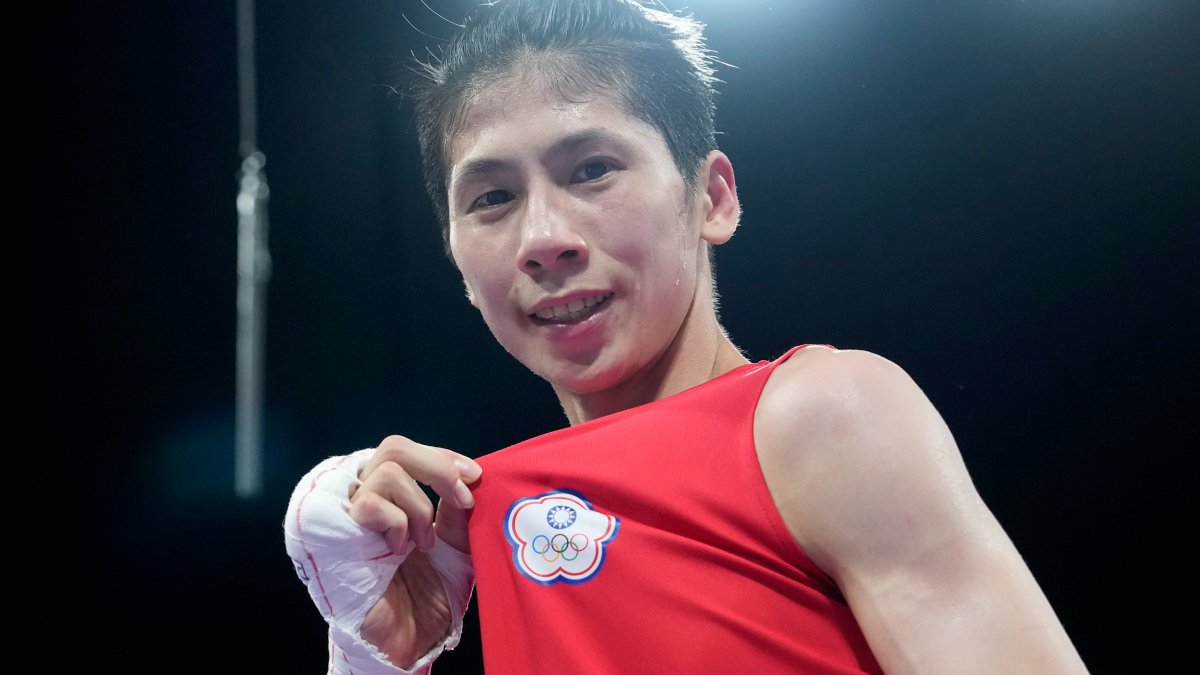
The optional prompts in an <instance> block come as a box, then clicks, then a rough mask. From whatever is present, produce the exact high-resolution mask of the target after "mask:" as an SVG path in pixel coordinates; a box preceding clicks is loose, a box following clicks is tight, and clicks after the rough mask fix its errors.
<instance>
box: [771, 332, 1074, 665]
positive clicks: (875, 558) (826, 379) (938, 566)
mask: <svg viewBox="0 0 1200 675" xmlns="http://www.w3.org/2000/svg"><path fill="white" fill-rule="evenodd" d="M755 439H756V443H757V445H758V452H759V459H760V462H761V463H762V466H763V473H764V476H765V477H766V480H767V484H768V486H769V488H770V490H771V493H772V496H773V497H774V499H775V502H776V504H777V505H778V507H779V510H780V513H781V514H782V515H783V518H784V520H785V522H786V523H787V525H788V527H789V529H790V530H791V531H792V534H793V535H794V536H795V537H796V540H797V541H798V542H799V544H800V545H801V547H802V548H803V549H804V550H805V552H806V553H807V554H808V556H809V557H810V558H811V559H812V560H813V562H814V563H816V564H817V565H818V566H819V567H821V568H822V569H823V570H824V571H825V572H826V573H828V574H829V575H830V576H831V577H832V578H833V579H834V581H835V582H836V583H837V584H838V586H839V588H841V590H842V592H843V594H844V595H845V597H846V600H847V602H848V603H849V604H850V607H851V609H852V610H853V612H854V614H855V617H856V618H857V620H858V622H859V624H860V625H861V627H862V629H863V632H864V633H865V634H866V636H867V639H868V641H869V643H870V644H871V648H872V650H873V651H874V652H875V654H876V657H877V658H878V659H879V661H880V663H881V664H882V665H883V666H884V668H885V669H886V670H887V671H888V672H922V673H929V672H947V673H951V672H953V673H962V672H988V670H989V669H994V670H995V671H996V672H1005V673H1014V672H1031V673H1032V672H1037V673H1047V672H1083V671H1084V668H1083V665H1082V663H1081V662H1080V661H1079V658H1078V656H1077V655H1076V653H1075V650H1074V648H1073V647H1072V646H1071V643H1070V641H1069V639H1068V638H1067V636H1066V634H1065V631H1063V629H1062V627H1061V625H1060V624H1059V623H1058V620H1057V618H1056V617H1055V615H1054V612H1053V610H1052V609H1051V607H1050V605H1049V603H1048V601H1047V600H1046V598H1045V596H1044V595H1043V594H1042V592H1041V589H1040V588H1039V587H1038V585H1037V583H1036V581H1035V580H1034V578H1033V576H1032V574H1031V573H1030V571H1029V569H1028V568H1027V566H1026V565H1025V563H1024V561H1023V560H1022V559H1021V557H1020V555H1019V554H1018V552H1017V551H1016V549H1015V548H1014V546H1013V544H1012V542H1011V541H1010V540H1009V538H1008V536H1007V535H1006V534H1005V532H1004V530H1003V529H1002V528H1001V526H1000V524H999V523H998V522H997V521H996V519H995V517H994V516H993V515H992V513H991V512H990V511H989V510H988V508H987V507H986V505H985V504H984V503H983V501H982V499H981V498H980V497H979V494H978V493H977V491H976V490H975V487H974V484H973V483H972V481H971V478H970V476H969V474H968V472H967V469H966V467H965V465H964V464H963V461H962V457H961V455H960V454H959V451H958V447H957V445H956V443H955V441H954V438H953V436H952V434H951V433H950V430H949V429H948V428H947V427H946V424H945V423H944V421H943V420H942V418H941V416H940V415H939V414H938V412H937V411H936V410H935V409H934V407H933V405H932V404H931V403H930V402H929V401H928V399H927V398H926V397H925V396H924V394H923V393H922V392H921V390H920V389H919V388H918V387H917V385H916V384H915V383H914V382H913V381H912V379H911V378H910V377H909V376H908V375H907V374H906V373H905V372H904V371H903V370H901V369H900V368H899V367H898V366H896V365H895V364H893V363H891V362H889V361H887V360H885V359H883V358H881V357H879V356H876V355H873V354H870V353H867V352H856V351H842V352H833V351H829V350H803V351H802V352H801V353H798V354H796V355H795V356H793V357H792V359H791V360H790V361H789V362H787V363H784V364H782V365H781V366H780V367H779V368H777V370H776V371H775V373H773V374H772V377H771V379H770V380H769V381H768V384H767V386H766V388H765V389H764V391H763V396H762V399H761V401H760V403H759V408H758V411H757V413H756V416H755Z"/></svg>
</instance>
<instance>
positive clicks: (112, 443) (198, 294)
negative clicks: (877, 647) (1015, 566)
mask: <svg viewBox="0 0 1200 675" xmlns="http://www.w3.org/2000/svg"><path fill="white" fill-rule="evenodd" d="M427 2H428V5H425V4H423V3H421V2H419V1H413V2H406V1H403V0H347V1H344V2H319V1H317V0H291V1H289V2H277V1H266V2H264V1H260V2H258V3H256V5H255V41H256V48H255V57H256V66H255V73H256V77H257V87H256V90H255V101H256V105H257V146H258V147H259V148H260V149H261V150H262V152H263V153H264V154H265V157H266V162H267V163H266V166H265V169H264V175H265V177H266V179H267V181H268V183H269V186H270V197H269V207H268V213H269V216H268V221H269V236H268V248H269V251H270V255H271V260H272V268H271V276H270V278H269V282H268V283H267V285H266V314H265V317H266V324H265V326H266V327H265V350H264V356H265V371H264V378H263V382H264V387H265V388H264V398H263V412H264V416H263V427H262V439H263V446H262V447H263V451H262V452H263V454H262V468H263V473H262V481H261V485H260V488H259V490H258V491H257V493H256V494H254V495H253V496H250V497H239V496H238V495H236V494H235V491H234V473H235V458H234V448H235V433H234V428H235V412H234V411H235V379H236V373H235V360H236V359H235V334H236V329H237V313H236V309H235V299H236V293H237V267H236V257H237V211H236V209H235V199H236V196H237V192H238V183H237V174H238V171H239V168H240V164H241V153H240V151H239V142H240V129H239V98H238V47H237V25H238V22H237V7H236V4H235V0H227V1H224V2H192V3H167V2H158V3H151V2H144V1H135V2H131V3H121V4H120V5H119V6H113V5H106V4H100V3H69V4H68V5H65V6H56V7H55V8H53V9H43V10H41V11H43V12H45V13H46V14H47V15H46V17H45V18H44V20H39V21H37V22H35V23H36V27H37V28H42V27H46V28H48V33H47V36H46V38H45V39H34V40H32V43H33V44H34V45H35V46H34V47H33V48H32V50H33V51H32V58H33V60H34V67H33V72H34V74H35V83H33V84H31V86H30V88H29V89H28V91H29V92H32V98H33V99H34V101H35V103H36V105H35V106H34V107H33V111H34V119H33V121H32V124H31V125H30V126H29V127H28V129H30V130H31V131H30V132H28V133H27V132H25V131H24V130H23V129H24V128H18V129H17V130H16V132H15V134H16V135H17V136H18V138H17V139H16V140H17V147H18V149H19V151H20V148H23V147H29V148H31V149H32V154H25V153H24V151H21V152H22V154H23V157H21V158H18V165H19V168H20V170H21V171H23V172H27V173H25V174H24V175H26V176H31V177H32V181H31V182H30V184H29V186H28V190H29V191H31V192H32V197H33V199H30V200H28V201H27V203H28V204H32V205H33V209H32V212H31V213H29V215H27V216H21V218H22V219H23V218H25V217H31V218H33V219H34V223H35V225H42V226H44V227H42V228H38V229H37V230H36V231H37V234H38V235H41V236H44V237H45V238H46V239H47V242H46V243H45V244H42V245H41V246H38V247H34V248H31V249H28V250H30V251H33V252H42V251H45V252H47V253H49V254H50V257H49V259H47V260H38V259H36V258H34V259H26V256H25V255H21V258H22V260H20V261H19V262H18V268H19V269H21V268H23V267H28V268H30V269H31V270H33V272H32V274H30V275H28V276H27V277H26V278H27V280H28V283H29V284H30V286H26V287H27V288H28V287H32V288H33V289H34V290H35V292H34V294H33V295H32V297H34V298H35V301H34V302H32V303H31V307H33V308H35V312H34V317H35V318H36V320H37V321H38V323H37V324H36V325H38V326H41V327H43V332H35V333H34V337H33V339H34V340H35V341H36V342H37V343H38V344H37V351H36V352H35V353H38V354H41V357H40V358H35V363H34V364H20V363H18V364H15V368H16V369H18V370H21V371H22V372H26V371H27V370H33V372H34V373H36V375H37V382H36V383H35V384H34V385H33V386H32V387H31V389H30V391H32V392H34V393H35V398H36V400H37V401H38V406H37V407H38V409H39V410H40V411H44V412H45V414H46V417H45V418H44V419H42V420H40V422H39V424H38V426H37V427H36V428H37V429H39V430H42V429H44V430H45V431H48V432H49V433H46V434H43V435H41V438H40V440H41V442H42V443H43V444H45V445H49V446H50V447H48V448H45V449H43V450H40V451H39V454H38V455H37V456H36V457H37V460H36V461H38V463H39V464H40V465H41V469H42V471H43V472H48V473H47V474H45V475H52V476H55V477H59V479H58V480H55V481H53V482H52V486H53V488H52V490H51V491H50V492H47V490H46V489H45V488H44V487H42V485H41V483H36V484H37V485H38V494H39V495H40V496H41V497H42V498H43V501H39V502H34V503H35V504H38V505H41V506H43V507H45V506H46V505H48V504H52V505H54V508H56V509H57V510H53V509H52V510H51V511H50V513H52V514H54V520H53V522H54V524H55V527H54V528H52V529H51V531H50V535H51V536H50V543H51V545H53V546H55V548H58V547H59V546H62V544H63V543H64V542H61V541H57V538H58V536H59V535H57V534H55V533H56V532H58V531H59V530H60V529H66V530H67V531H68V532H69V534H68V535H67V542H65V543H66V544H67V546H66V548H67V549H68V551H69V553H67V554H66V555H61V556H53V555H52V556H48V557H49V558H50V559H51V560H52V561H53V562H51V563H50V565H49V567H48V568H47V569H48V570H49V571H50V572H51V576H52V581H51V582H49V588H50V590H51V593H50V594H49V595H47V594H45V593H43V592H41V591H39V590H38V588H37V587H35V588H34V589H32V590H33V591H35V595H34V600H33V602H34V604H35V607H41V608H44V609H48V610H50V611H52V612H53V614H54V616H56V617H57V620H58V621H63V619H64V618H65V619H66V623H65V625H63V624H61V623H54V624H52V627H53V630H54V634H55V636H56V637H57V638H59V639H65V640H66V643H67V645H69V649H68V650H67V651H66V652H64V653H67V654H71V655H72V658H71V660H70V661H71V662H75V661H76V659H78V660H79V662H80V663H86V664H87V666H88V667H99V666H102V665H111V666H114V667H115V666H116V665H118V664H119V665H120V666H121V670H122V671H123V672H147V673H150V672H154V673H161V672H169V673H185V672H186V673H191V672H196V673H211V672H222V673H320V672H324V670H323V669H324V667H325V661H326V646H325V638H324V634H325V625H324V623H323V621H322V620H321V619H320V616H319V614H318V613H317V612H316V609H315V608H314V607H313V606H312V605H311V602H310V600H309V599H308V596H307V594H306V592H305V589H304V587H303V586H302V584H301V583H300V582H299V581H298V580H297V579H296V577H295V575H294V572H293V571H292V566H291V564H290V562H289V561H288V558H287V557H286V555H285V552H284V547H283V537H282V528H281V522H282V517H283V515H284V512H285V509H286V505H287V499H288V496H289V494H290V492H291V489H292V487H293V486H294V485H295V483H296V482H297V480H298V479H299V478H300V477H301V476H302V475H303V474H304V473H305V472H306V471H307V469H308V468H309V467H311V466H312V465H314V464H315V463H317V462H318V461H320V460H321V459H322V458H324V457H326V456H328V455H331V454H343V453H345V452H348V451H352V450H355V449H358V448H361V447H367V446H373V445H375V444H376V443H378V442H379V441H380V440H381V439H382V438H383V437H384V436H386V435H388V434H391V433H402V434H405V435H408V436H410V437H412V438H415V439H418V440H421V441H423V442H425V443H429V444H434V445H441V446H444V447H449V448H453V449H456V450H458V451H461V452H464V453H467V454H471V455H480V454H483V453H487V452H490V451H492V450H495V449H497V448H500V447H503V446H505V445H508V444H510V443H513V442H516V441H519V440H521V439H524V438H527V437H529V436H532V435H534V434H537V433H540V432H543V431H547V430H550V429H554V428H557V427H560V426H562V425H563V424H564V419H563V417H562V413H561V411H560V410H559V408H558V405H557V402H556V400H555V399H554V397H553V395H552V394H551V391H550V389H549V387H548V386H547V385H545V384H544V383H542V382H541V381H539V380H537V379H536V378H535V377H534V376H532V375H531V374H529V373H527V372H526V371H524V370H523V368H522V367H521V366H520V365H519V364H518V363H517V362H516V361H514V360H513V359H511V358H510V357H509V356H508V355H507V354H506V353H505V352H503V350H501V348H499V347H498V346H497V345H496V344H495V343H494V342H493V341H492V339H491V337H490V335H489V334H488V332H487V330H486V327H485V326H484V325H483V323H482V321H481V320H480V319H479V317H478V316H477V314H476V313H475V312H474V310H473V309H472V308H471V307H470V306H469V305H468V304H467V302H466V301H465V299H464V298H463V293H462V286H461V281H460V280H459V278H458V277H457V276H456V274H455V270H454V269H453V267H452V266H451V265H450V263H449V262H448V260H447V259H446V258H445V257H444V256H443V254H442V251H441V241H440V236H439V233H438V229H437V225H436V223H435V222H434V220H433V216H432V211H431V210H430V208H429V206H428V203H427V201H426V197H425V195H424V193H423V190H422V188H421V182H420V176H419V168H418V161H417V151H416V142H415V139H414V136H413V134H412V127H411V120H410V117H409V110H408V108H407V107H406V104H405V103H404V101H402V100H401V99H400V98H399V97H397V96H395V95H392V94H391V92H390V90H389V86H388V85H389V84H391V83H392V82H394V81H395V73H396V72H397V70H396V69H397V67H403V65H404V64H406V63H409V62H410V59H411V58H412V56H411V55H412V54H414V53H415V54H417V55H424V54H426V48H427V47H429V48H433V49H435V50H436V48H437V44H439V41H440V40H441V39H444V38H445V37H446V36H447V35H448V34H449V32H450V30H451V28H452V27H451V26H450V25H449V24H448V23H447V22H446V21H445V20H443V19H441V18H439V17H438V15H439V14H440V15H442V16H444V17H447V18H449V19H451V20H454V21H461V19H462V17H463V16H464V15H465V14H466V13H467V12H468V11H469V10H470V9H472V8H473V7H474V6H475V5H476V4H477V3H478V0H473V1H472V2H464V1H458V0H455V1H450V0H427ZM664 2H665V4H666V5H667V6H668V7H670V8H672V9H679V8H681V7H683V5H682V3H681V2H672V1H671V0H664ZM687 7H689V8H690V9H691V10H693V11H694V12H695V14H696V15H697V16H699V17H700V18H701V19H702V20H704V21H705V22H706V23H707V24H708V25H709V28H708V39H709V44H710V46H711V47H713V48H714V49H716V50H717V51H718V52H719V55H720V58H721V59H722V60H723V61H725V62H726V63H727V64H729V65H728V66H726V67H722V68H721V70H720V73H719V75H720V77H721V78H722V79H723V80H724V84H723V85H722V86H721V90H722V94H721V95H720V98H719V100H718V128H719V129H720V130H721V131H722V132H723V134H722V136H720V145H721V147H722V149H723V150H725V151H726V152H727V153H728V154H729V155H730V156H731V157H732V159H733V162H734V167H735V169H736V171H737V178H738V186H739V191H740V194H741V197H742V200H743V203H744V208H745V215H744V219H743V222H742V227H741V229H740V230H739V231H738V233H737V235H736V236H735V237H734V238H733V240H732V241H731V242H729V244H727V245H725V246H723V247H721V248H720V249H719V250H718V253H717V274H718V280H719V288H720V294H721V297H722V316H723V318H724V321H725V324H726V326H727V328H728V329H729V331H730V333H731V335H732V337H733V339H734V341H735V343H737V344H738V345H739V346H740V347H742V348H743V349H744V350H745V351H746V352H747V353H748V354H749V355H750V357H751V358H753V359H756V360H757V359H770V358H774V357H775V356H777V355H779V354H780V353H781V352H783V351H784V350H786V349H787V348H788V347H789V346H791V345H794V344H799V343H805V342H823V343H832V344H835V345H838V346H841V347H846V348H859V349H868V350H871V351H875V352H878V353H880V354H883V355H885V356H887V357H888V358H890V359H892V360H893V361H895V362H897V363H899V364H900V365H901V366H903V367H904V368H906V369H907V370H908V371H909V372H910V373H911V374H912V375H913V377H914V378H915V379H916V380H917V382H918V383H919V384H920V385H921V386H922V387H923V389H924V390H925V392H926V393H927V394H928V396H929V397H930V398H931V399H932V401H933V402H934V403H935V404H936V405H937V406H938V407H939V409H940V410H941V411H942V413H943V415H944V416H945V418H946V420H947V422H948V423H949V425H950V427H951V429H952V430H953V431H954V433H955V436H956V438H957V440H958V443H959V445H960V447H961V449H962V452H963V455H964V456H965V458H966V461H967V465H968V467H969V468H970V469H971V471H972V474H973V476H974V478H975V480H976V483H977V485H978V487H979V489H980V491H981V493H982V494H983V496H984V498H985V500H986V501H987V502H988V503H989V504H990V506H991V507H992V509H993V510H994V511H995V512H996V514H997V516H998V517H999V519H1000V520H1001V522H1002V523H1003V524H1004V525H1005V527H1006V529H1007V530H1008V531H1009V533H1010V535H1011V536H1012V538H1013V539H1014V540H1015V542H1016V543H1017V545H1018V547H1019V548H1020V550H1021V551H1022V553H1023V554H1024V555H1025V557H1026V559H1027V561H1028V563H1029V564H1030V566H1031V567H1032V569H1033V571H1034V573H1035V575H1036V576H1037V577H1038V578H1039V580H1040V581H1041V583H1042V585H1043V587H1044V589H1045V591H1046V593H1047V595H1048V596H1049V598H1050V600H1051V602H1052V603H1053V605H1054V606H1055V608H1056V609H1057V611H1058V613H1059V615H1060V617H1061V619H1062V620H1063V622H1064V624H1065V625H1066V627H1067V630H1068V632H1069V633H1070V634H1071V635H1072V637H1073V639H1074V640H1075V642H1076V644H1077V646H1078V647H1079V649H1080V651H1081V652H1082V654H1083V656H1084V658H1085V660H1086V661H1087V662H1088V664H1089V665H1090V666H1091V668H1092V670H1093V672H1095V673H1124V672H1128V671H1130V670H1134V671H1135V672H1166V671H1168V670H1170V668H1169V667H1168V666H1170V665H1171V664H1173V663H1174V662H1175V660H1176V658H1177V657H1176V654H1177V653H1179V652H1180V651H1182V650H1181V647H1182V646H1183V645H1185V644H1187V643H1186V642H1183V640H1185V639H1186V637H1185V636H1190V631H1185V627H1184V626H1182V625H1178V624H1176V622H1175V621H1174V619H1171V618H1169V617H1173V616H1175V614H1174V609H1173V608H1174V607H1176V606H1178V605H1183V611H1184V613H1185V616H1186V613H1187V610H1188V608H1189V606H1188V605H1186V604H1184V603H1183V602H1182V601H1183V600H1184V593H1185V588H1186V589H1188V590H1187V591H1186V592H1187V593H1189V594H1190V593H1191V589H1194V581H1192V580H1191V578H1190V574H1189V573H1188V570H1191V569H1194V566H1195V565H1194V561H1193V560H1192V559H1191V557H1190V554H1189V553H1187V551H1189V550H1190V548H1189V547H1190V540H1191V539H1192V538H1193V536H1194V534H1195V526H1194V524H1189V523H1192V522H1193V521H1192V517H1191V516H1187V515H1186V514H1187V513H1193V512H1194V503H1195V494H1196V493H1195V487H1196V481H1195V478H1194V476H1193V474H1191V472H1190V470H1189V469H1187V467H1188V466H1190V463H1189V460H1190V459H1191V455H1192V454H1194V451H1195V449H1196V447H1197V444H1196V441H1195V435H1194V431H1193V429H1194V422H1195V419H1196V415H1197V409H1196V403H1197V397H1196V395H1195V385H1194V382H1195V378H1196V375H1197V358H1196V348H1197V344H1198V342H1200V322H1198V321H1197V307H1200V303H1198V302H1197V300H1198V295H1200V294H1198V293H1197V288H1198V284H1197V282H1198V281H1200V279H1198V277H1200V275H1198V274H1197V263H1198V262H1200V256H1198V253H1200V246H1198V244H1200V242H1198V239H1200V238H1198V236H1197V235H1198V224H1200V204H1198V201H1200V200H1198V198H1197V185H1200V159H1198V158H1200V124H1198V123H1197V122H1198V120H1200V96H1198V89H1197V79H1198V76H1200V50H1198V48H1197V46H1196V44H1197V43H1196V38H1195V36H1196V35H1197V30H1198V29H1200V3H1196V2H1193V1H1192V0H1175V1H1172V0H1136V1H1135V0H1045V1H1036V0H1024V1H1018V0H995V1H990V2H950V1H940V2H939V1H933V0H909V1H907V2H903V3H900V2H886V1H884V0H838V1H833V0H793V1H789V2H778V1H776V2H770V1H767V0H742V1H739V2H732V1H720V0H694V1H693V2H691V3H690V5H688V6H687ZM21 25H23V24H21ZM22 30H23V29H21V28H20V27H18V29H17V31H18V32H21V31H22ZM18 64H19V62H18ZM21 93H24V92H21ZM17 107H18V108H19V109H20V112H21V113H25V112H27V106H24V105H18V106H17ZM30 156H32V157H33V162H32V167H29V168H26V165H27V163H28V157H30ZM25 190H26V188H22V194H20V195H19V197H24V196H25V195H26V194H28V192H26V191H25ZM17 288H21V287H20V286H18V287H17ZM42 289H45V293H46V295H45V296H42V295H41V293H42ZM41 297H45V298H47V299H49V300H50V302H48V303H47V302H42V301H41V300H36V298H41ZM23 302H27V301H25V300H22V301H19V302H18V304H19V305H20V304H21V303H23ZM41 364H48V365H49V372H48V373H47V372H45V371H44V370H40V369H35V368H33V367H34V366H37V365H41ZM1188 420H1192V421H1191V422H1189V421H1188ZM63 443H65V444H66V445H65V447H63V446H62V445H60V444H63ZM35 475H43V474H41V473H39V474H35ZM30 482H33V479H30ZM714 489H719V486H714ZM47 497H48V498H49V499H51V500H52V501H47V500H46V498H47ZM39 515H41V514H40V512H39ZM64 517H65V518H66V520H65V522H63V521H60V520H58V519H59V518H64ZM80 523H82V527H80V526H79V525H80ZM50 550H55V549H50ZM80 551H82V553H80ZM64 579H65V581H64ZM1185 584H1186V585H1185ZM19 590H22V591H25V590H27V589H19ZM64 591H65V593H64ZM60 593H61V596H60V595H59V594H60ZM474 620H475V618H474V613H473V612H472V613H471V614H469V615H468V621H469V622H471V621H474ZM64 629H65V630H64ZM49 656H50V657H51V660H53V661H57V660H58V657H59V656H60V655H59V654H57V653H51V654H49ZM439 663H441V665H440V666H439V667H438V668H436V669H435V670H436V672H438V673H455V672H458V673H477V672H480V671H481V665H480V664H481V661H480V657H479V642H478V635H477V633H476V632H475V630H474V629H473V628H469V634H468V636H467V638H466V639H464V641H463V644H462V645H461V646H460V648H459V649H458V650H457V651H455V652H452V653H450V654H448V655H447V656H446V657H445V658H444V660H443V661H441V662H439Z"/></svg>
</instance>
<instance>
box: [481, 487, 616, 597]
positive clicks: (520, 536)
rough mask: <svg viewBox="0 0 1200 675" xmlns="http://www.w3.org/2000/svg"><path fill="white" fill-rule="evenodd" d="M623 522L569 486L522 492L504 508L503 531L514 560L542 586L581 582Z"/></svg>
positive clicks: (598, 563) (592, 571) (601, 558)
mask: <svg viewBox="0 0 1200 675" xmlns="http://www.w3.org/2000/svg"><path fill="white" fill-rule="evenodd" d="M620 528H621V521H620V519H619V518H617V517H616V516H610V515H608V514H605V513H601V512H599V511H597V510H595V509H594V508H592V504H591V502H589V501H588V500H586V499H584V498H583V496H582V495H579V494H576V493H574V492H571V491H569V490H554V491H551V492H547V493H545V494H541V495H538V496H536V497H524V498H522V499H518V500H516V501H515V502H513V503H512V506H509V507H508V513H507V515H506V516H505V531H504V534H505V536H506V537H508V542H509V543H510V544H512V547H513V564H514V565H515V566H516V568H517V571H518V572H520V573H521V574H523V575H525V577H526V578H528V579H530V580H532V581H535V582H537V583H539V584H542V585H546V586H548V585H550V584H555V583H558V582H560V581H563V582H566V583H569V584H581V583H583V582H585V581H587V580H589V579H591V578H592V577H594V576H596V573H597V572H599V571H600V567H601V566H602V565H603V564H604V549H605V546H606V545H607V544H608V542H610V541H612V539H613V537H616V536H617V530H619V529H620Z"/></svg>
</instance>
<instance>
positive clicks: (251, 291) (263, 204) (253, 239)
mask: <svg viewBox="0 0 1200 675" xmlns="http://www.w3.org/2000/svg"><path fill="white" fill-rule="evenodd" d="M237 32H238V41H237V43H238V98H239V101H240V106H239V108H240V117H241V142H240V144H239V150H240V152H241V155H242V164H241V167H240V168H239V170H238V174H237V178H238V195H237V214H238V253H237V275H238V290H237V400H236V430H235V443H236V448H235V455H236V457H235V462H234V491H235V492H236V493H237V495H238V496H239V497H247V498H248V497H255V496H257V495H258V494H259V492H260V491H261V490H262V417H263V414H262V408H263V352H264V344H265V335H266V326H265V318H266V302H267V300H266V285H267V280H268V279H269V278H270V276H271V256H270V253H269V252H268V250H267V198H268V196H269V191H268V190H267V177H266V174H265V173H264V172H263V167H264V166H265V165H266V157H265V156H264V155H263V153H262V152H260V151H259V150H258V146H257V139H256V137H255V136H256V125H257V119H256V118H257V111H256V107H255V104H256V101H255V96H256V92H255V79H254V2H253V0H237Z"/></svg>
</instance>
